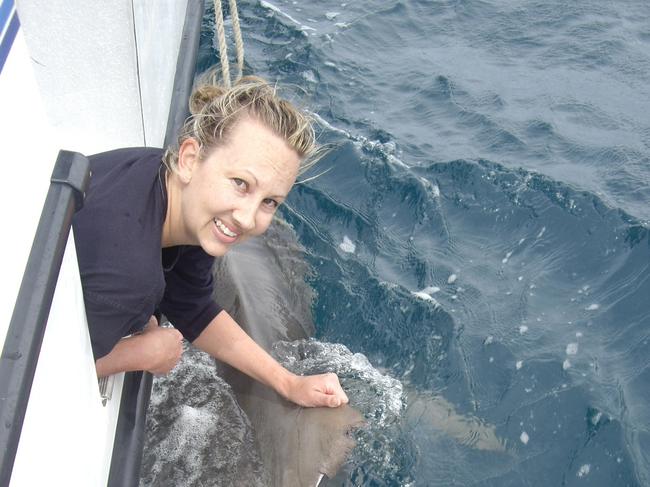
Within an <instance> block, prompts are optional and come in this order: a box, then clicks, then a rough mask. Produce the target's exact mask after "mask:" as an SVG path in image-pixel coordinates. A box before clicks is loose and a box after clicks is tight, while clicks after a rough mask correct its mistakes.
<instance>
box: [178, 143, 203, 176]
mask: <svg viewBox="0 0 650 487" xmlns="http://www.w3.org/2000/svg"><path fill="white" fill-rule="evenodd" d="M199 152H200V149H199V143H198V142H197V141H196V139H193V138H191V137H190V138H188V139H185V140H184V141H183V143H182V144H181V146H180V147H179V148H178V165H177V167H178V171H177V173H178V177H179V178H180V180H181V181H182V182H184V183H185V184H187V183H189V182H190V181H191V180H192V174H193V173H194V170H195V169H196V166H197V164H198V163H199Z"/></svg>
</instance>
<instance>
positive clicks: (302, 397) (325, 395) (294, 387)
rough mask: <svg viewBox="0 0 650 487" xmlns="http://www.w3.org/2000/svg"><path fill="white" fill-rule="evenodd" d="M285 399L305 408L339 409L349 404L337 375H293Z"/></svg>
mask: <svg viewBox="0 0 650 487" xmlns="http://www.w3.org/2000/svg"><path fill="white" fill-rule="evenodd" d="M285 397H286V398H287V399H288V400H290V401H292V402H295V403H296V404H298V405H300V406H304V407H319V406H326V407H330V408H335V407H338V406H340V405H342V404H347V403H348V396H347V395H346V394H345V392H344V391H343V389H342V388H341V384H340V383H339V378H338V377H337V376H336V374H332V373H329V374H320V375H305V376H302V375H293V374H292V375H291V377H290V379H289V381H288V384H287V387H286V394H285Z"/></svg>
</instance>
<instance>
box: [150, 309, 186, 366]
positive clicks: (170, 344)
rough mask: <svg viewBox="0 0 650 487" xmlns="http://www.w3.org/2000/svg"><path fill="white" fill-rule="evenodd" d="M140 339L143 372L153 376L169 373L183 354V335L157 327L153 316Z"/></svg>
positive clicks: (174, 330) (175, 330) (176, 331)
mask: <svg viewBox="0 0 650 487" xmlns="http://www.w3.org/2000/svg"><path fill="white" fill-rule="evenodd" d="M140 339H141V341H142V342H143V344H144V347H143V350H142V354H143V357H145V363H144V367H143V370H147V371H149V372H151V373H152V374H154V375H163V374H167V373H169V372H170V371H171V370H172V369H173V368H174V367H175V366H176V364H177V363H178V361H179V360H180V359H181V355H182V354H183V335H181V333H180V332H179V331H178V330H177V329H175V328H166V327H161V326H158V320H157V319H156V317H155V316H152V317H151V318H150V319H149V322H148V323H147V325H146V326H145V327H144V330H143V331H142V334H140Z"/></svg>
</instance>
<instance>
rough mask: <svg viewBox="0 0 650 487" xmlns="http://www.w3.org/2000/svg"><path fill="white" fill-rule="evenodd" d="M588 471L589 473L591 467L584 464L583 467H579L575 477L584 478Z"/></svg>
mask: <svg viewBox="0 0 650 487" xmlns="http://www.w3.org/2000/svg"><path fill="white" fill-rule="evenodd" d="M590 471H591V465H589V464H588V463H585V464H584V465H582V466H581V467H580V469H579V470H578V473H577V475H578V477H584V476H586V475H589V472H590Z"/></svg>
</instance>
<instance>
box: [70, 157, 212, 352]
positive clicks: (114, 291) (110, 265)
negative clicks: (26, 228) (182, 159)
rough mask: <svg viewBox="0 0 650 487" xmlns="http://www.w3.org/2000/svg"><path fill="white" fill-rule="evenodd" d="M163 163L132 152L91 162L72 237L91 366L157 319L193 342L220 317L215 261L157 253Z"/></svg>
mask: <svg viewBox="0 0 650 487" xmlns="http://www.w3.org/2000/svg"><path fill="white" fill-rule="evenodd" d="M162 155H163V150H162V149H151V148H130V149H118V150H114V151H110V152H104V153H102V154H97V155H95V156H91V157H89V159H90V169H91V179H90V187H89V189H88V192H87V195H86V200H85V202H84V206H83V208H82V209H81V210H80V211H79V212H77V213H76V215H75V217H74V219H73V231H74V237H75V245H76V250H77V258H78V261H79V271H80V274H81V284H82V287H83V294H84V302H85V305H86V316H87V318H88V327H89V330H90V340H91V343H92V348H93V353H94V355H95V359H98V358H100V357H102V356H104V355H106V354H107V353H109V352H110V351H111V350H112V349H113V347H114V346H115V344H116V343H117V342H118V341H119V340H120V339H121V338H122V337H124V336H126V335H129V334H132V333H134V332H137V331H140V330H142V328H143V327H144V325H146V324H147V322H148V321H149V318H150V317H151V316H152V315H154V314H155V313H157V312H162V313H164V314H165V315H166V316H167V318H169V320H170V321H171V322H172V323H173V324H174V326H175V327H176V328H177V329H178V330H179V331H180V332H181V333H182V334H183V335H184V336H185V338H187V339H188V340H190V341H193V340H194V339H196V338H197V337H198V336H199V335H200V334H201V332H202V331H203V330H204V329H205V327H206V326H207V325H208V324H209V323H210V321H212V319H213V318H214V317H215V316H217V314H218V313H219V312H220V311H221V308H220V307H219V306H218V305H217V304H216V303H215V301H214V299H213V295H212V293H213V283H212V264H213V262H214V258H213V257H212V256H210V255H208V254H207V253H206V252H205V251H203V249H202V248H201V247H196V246H187V245H185V246H177V247H168V248H165V249H162V241H161V239H162V227H163V222H164V221H165V215H166V212H167V191H166V188H165V184H164V181H165V178H164V176H165V168H164V166H163V165H162Z"/></svg>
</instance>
